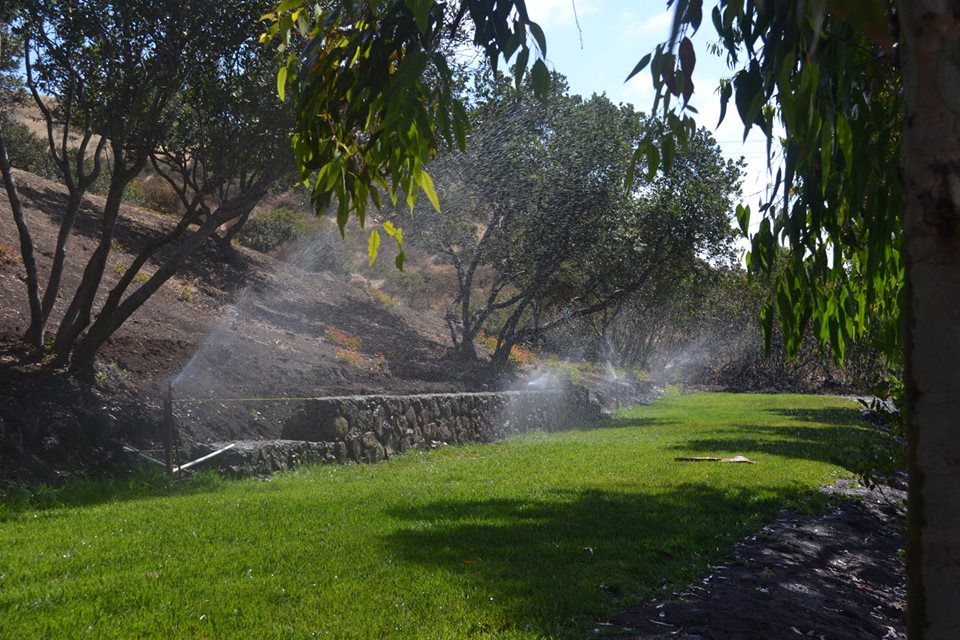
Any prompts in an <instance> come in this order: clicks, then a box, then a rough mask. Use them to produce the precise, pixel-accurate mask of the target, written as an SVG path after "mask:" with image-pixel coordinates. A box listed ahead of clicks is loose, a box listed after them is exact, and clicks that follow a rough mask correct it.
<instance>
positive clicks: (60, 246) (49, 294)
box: [42, 191, 82, 326]
mask: <svg viewBox="0 0 960 640" xmlns="http://www.w3.org/2000/svg"><path fill="white" fill-rule="evenodd" d="M81 201H82V194H80V193H78V192H76V191H74V192H71V193H70V197H69V199H68V200H67V208H66V209H65V210H64V212H63V220H61V221H60V232H59V234H58V236H57V248H56V250H55V252H54V254H53V263H52V264H51V266H50V277H49V278H48V279H47V288H46V290H45V291H44V292H43V303H42V308H43V323H44V326H45V325H46V322H47V320H48V319H49V318H50V311H51V310H52V309H53V305H54V304H56V302H57V294H58V293H59V292H60V280H61V278H62V277H63V265H64V263H65V262H66V259H67V245H68V244H69V243H70V236H71V234H72V233H73V225H74V223H75V222H76V219H77V212H78V211H80V203H81Z"/></svg>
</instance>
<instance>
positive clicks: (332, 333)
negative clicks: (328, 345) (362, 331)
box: [323, 325, 363, 351]
mask: <svg viewBox="0 0 960 640" xmlns="http://www.w3.org/2000/svg"><path fill="white" fill-rule="evenodd" d="M323 337H324V338H326V339H327V340H328V341H330V342H332V343H333V344H335V345H337V346H339V347H343V348H345V349H349V350H351V351H358V350H359V349H360V347H361V346H362V345H363V338H361V337H360V336H355V335H352V334H350V333H347V332H346V331H344V330H343V329H338V328H337V327H335V326H333V325H328V326H327V328H326V329H324V330H323Z"/></svg>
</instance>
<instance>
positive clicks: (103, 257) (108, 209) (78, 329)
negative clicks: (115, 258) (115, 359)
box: [53, 164, 136, 363]
mask: <svg viewBox="0 0 960 640" xmlns="http://www.w3.org/2000/svg"><path fill="white" fill-rule="evenodd" d="M120 167H122V164H121V165H120ZM123 173H127V172H123ZM133 175H136V172H133ZM127 182H128V181H126V180H124V179H123V178H122V177H121V175H120V174H119V173H118V172H115V173H114V177H113V180H112V182H111V184H110V191H109V192H108V193H107V202H106V203H105V204H104V207H103V222H102V223H101V227H100V242H99V244H97V248H96V249H95V250H94V252H93V255H92V256H90V260H89V261H88V262H87V266H86V268H85V269H84V270H83V279H82V280H81V281H80V286H79V287H77V292H76V293H75V294H74V296H73V300H72V301H71V302H70V306H69V307H68V308H67V312H66V314H65V315H64V318H63V321H62V322H61V324H60V329H59V330H58V331H57V337H56V339H55V340H54V344H53V348H54V351H56V353H57V358H58V360H59V361H60V362H61V363H64V362H66V361H67V359H68V358H69V355H70V351H71V350H72V349H73V345H74V344H75V343H76V341H77V338H79V337H80V334H81V333H82V332H83V330H84V329H86V328H87V326H88V325H89V324H90V317H91V314H92V312H93V303H94V300H95V299H96V297H97V291H98V290H99V288H100V282H101V280H102V279H103V272H104V270H105V268H106V266H107V257H108V256H109V255H110V243H111V241H112V240H113V232H114V230H115V229H116V226H117V218H119V216H120V205H121V203H122V201H123V191H124V189H125V188H126V185H127Z"/></svg>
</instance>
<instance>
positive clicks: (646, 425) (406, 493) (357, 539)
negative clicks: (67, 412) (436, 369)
mask: <svg viewBox="0 0 960 640" xmlns="http://www.w3.org/2000/svg"><path fill="white" fill-rule="evenodd" d="M875 438H876V434H875V433H874V432H873V431H871V430H869V429H865V428H863V427H862V425H860V424H859V423H858V422H857V410H856V408H854V407H853V406H852V405H851V403H849V402H845V401H842V400H838V399H832V398H822V397H798V396H764V395H756V394H751V395H748V396H732V395H709V394H696V395H686V396H679V395H677V396H670V397H668V398H665V399H664V400H663V401H660V402H658V403H656V404H655V405H653V406H650V407H640V408H637V409H632V410H629V411H626V412H623V413H622V414H620V415H619V416H618V417H617V420H616V421H615V422H614V423H613V424H611V425H608V426H607V427H606V428H596V429H589V428H585V429H581V430H572V431H568V432H563V433H549V434H547V433H531V434H526V435H523V436H519V437H514V438H511V439H509V440H507V441H504V442H501V443H499V444H497V445H496V446H490V445H474V446H464V447H443V448H441V449H439V450H436V451H432V452H429V453H418V452H410V453H408V454H405V455H402V456H399V457H397V458H395V459H394V460H391V461H390V462H387V463H384V464H379V465H346V466H336V465H333V466H324V467H314V468H301V469H299V470H297V471H294V472H290V473H286V474H283V475H280V476H275V477H272V478H270V479H269V481H263V480H257V479H254V480H246V481H241V482H230V481H224V480H222V479H220V478H218V477H216V476H213V475H205V476H203V477H201V478H197V479H194V480H192V481H188V482H184V483H180V482H177V481H176V480H175V479H172V478H169V477H164V476H162V475H161V474H159V473H158V472H155V471H154V472H151V473H148V474H145V475H142V476H138V477H136V478H133V479H125V480H116V481H110V482H101V483H82V484H79V485H72V486H68V487H66V488H64V489H57V490H54V489H46V490H44V491H34V492H22V493H18V494H16V495H15V496H11V498H10V499H9V500H8V501H7V502H5V503H0V504H2V506H0V548H2V549H4V550H5V551H8V552H6V553H2V554H0V575H2V576H3V578H2V582H3V598H4V615H3V618H2V622H0V624H2V625H3V633H4V635H6V636H9V637H14V638H34V637H45V636H51V637H65V638H72V637H79V636H83V635H94V636H96V637H98V638H130V637H145V636H148V637H156V636H162V637H165V638H200V637H210V638H213V637H218V638H219V637H230V638H257V639H261V638H282V637H297V638H300V637H304V638H305V637H309V636H310V635H312V634H317V635H328V636H330V637H357V638H462V637H479V638H493V637H501V638H516V639H520V638H531V639H532V638H544V637H553V638H583V637H584V636H585V635H588V634H589V630H590V629H592V628H593V626H594V624H595V621H596V620H598V619H603V618H604V616H606V615H608V614H609V613H611V612H612V611H615V610H617V609H619V608H621V607H623V606H625V605H626V603H631V602H632V603H635V602H637V601H639V600H640V599H643V598H647V597H650V596H652V595H655V594H657V593H662V592H663V591H666V592H669V591H671V590H674V589H677V588H680V587H682V586H684V585H686V584H689V583H690V581H692V580H693V579H695V578H696V577H697V576H702V575H703V574H704V572H708V571H709V567H710V566H711V565H714V564H716V563H719V562H722V561H725V560H728V559H729V558H730V555H731V553H732V552H731V549H733V547H734V545H735V544H736V543H737V542H738V541H740V540H742V539H743V538H744V537H745V536H747V535H749V534H751V533H754V532H756V531H757V530H758V529H759V527H761V526H762V525H763V524H764V523H767V522H769V521H771V520H772V519H774V518H775V517H777V515H778V514H779V513H782V511H783V509H785V508H794V509H797V508H800V509H808V510H810V509H820V508H823V507H824V500H825V498H824V497H823V496H822V494H819V492H817V491H816V488H817V487H818V486H820V485H822V484H826V483H829V482H831V481H832V480H833V479H835V478H836V477H837V476H838V475H846V474H847V473H848V472H847V471H845V470H844V469H843V468H841V467H839V466H836V464H834V463H833V462H832V461H833V459H834V456H835V453H836V452H839V451H846V450H849V449H851V448H859V447H862V446H866V445H867V444H868V443H870V442H871V441H873V440H874V439H875ZM728 454H742V455H746V456H748V457H750V458H752V459H754V460H756V461H757V462H758V464H756V465H732V464H731V465H720V464H715V465H707V464H700V465H697V464H684V463H679V462H675V461H674V458H675V457H676V456H678V455H728ZM571 470H575V472H574V473H572V472H571ZM518 479H519V480H520V481H518ZM305 549H308V550H309V553H305V552H304V550H305ZM588 549H589V550H588ZM665 554H669V555H670V556H671V557H672V560H671V561H670V562H664V560H663V558H664V555H665ZM198 568H202V571H199V570H198ZM601 583H603V584H605V585H607V587H608V588H606V589H602V588H598V585H599V584H601ZM412 594H413V595H412ZM414 595H415V597H413V596H414ZM157 603H163V606H162V607H160V608H159V609H158V608H157ZM333 612H335V613H336V615H333Z"/></svg>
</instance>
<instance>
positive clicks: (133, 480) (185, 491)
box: [0, 467, 228, 522]
mask: <svg viewBox="0 0 960 640" xmlns="http://www.w3.org/2000/svg"><path fill="white" fill-rule="evenodd" d="M225 482H228V481H227V480H224V479H223V478H222V477H221V476H220V475H219V474H218V473H217V472H215V471H205V472H199V473H197V474H195V475H193V476H191V477H188V478H185V479H183V480H180V479H177V478H174V477H171V476H169V475H167V473H166V472H165V471H162V470H159V469H154V468H153V467H144V468H143V469H142V470H140V471H137V472H136V473H134V474H132V475H130V476H128V477H124V478H114V479H102V480H87V479H84V480H75V481H72V482H68V483H66V484H64V485H62V486H58V487H51V486H49V485H44V484H41V485H34V486H31V487H20V488H17V489H14V490H13V491H11V492H10V493H9V494H8V495H6V496H2V497H0V522H6V521H8V520H11V519H13V518H16V517H18V516H19V515H22V514H24V513H28V512H35V511H57V510H60V509H69V508H73V507H91V506H96V505H101V504H107V503H113V502H128V501H131V500H143V499H147V498H161V497H171V496H183V495H191V494H196V493H206V492H209V491H216V490H218V489H220V488H222V487H223V485H224V483H225Z"/></svg>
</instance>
